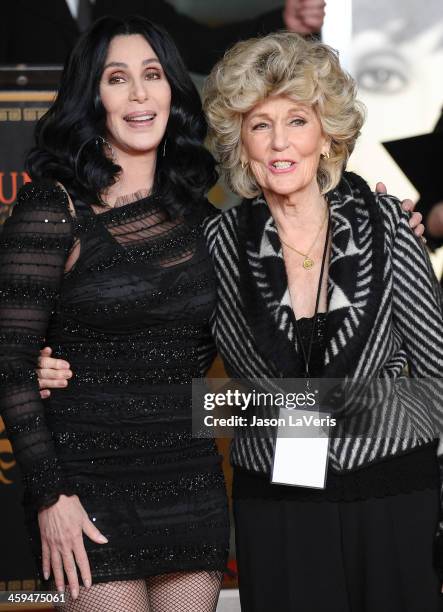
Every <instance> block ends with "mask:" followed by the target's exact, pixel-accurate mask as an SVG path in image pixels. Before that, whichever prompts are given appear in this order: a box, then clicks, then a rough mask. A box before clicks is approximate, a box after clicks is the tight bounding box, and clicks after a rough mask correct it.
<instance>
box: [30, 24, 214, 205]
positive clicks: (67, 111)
mask: <svg viewBox="0 0 443 612" xmlns="http://www.w3.org/2000/svg"><path fill="white" fill-rule="evenodd" d="M129 34H140V35H141V36H143V37H144V38H145V39H146V40H147V42H148V43H149V45H150V46H151V47H152V49H153V50H154V51H155V53H156V55H157V57H158V58H159V60H160V63H161V65H162V68H163V70H164V72H165V75H166V78H167V80H168V82H169V85H170V88H171V110H170V115H169V119H168V123H167V126H166V132H165V135H164V137H163V139H162V142H161V143H160V145H159V148H158V151H159V154H158V155H157V166H156V171H155V179H154V187H153V192H154V193H155V194H156V195H159V196H160V198H161V201H162V203H163V205H164V206H165V208H166V209H167V210H168V211H169V212H170V214H171V215H172V216H176V215H183V214H186V213H188V212H191V211H192V210H193V209H194V208H195V204H196V202H199V201H201V200H202V198H203V196H204V194H205V193H206V192H207V191H208V189H209V188H210V187H211V186H212V185H213V184H214V183H215V182H216V180H217V172H216V169H215V161H214V158H213V157H212V155H211V154H210V153H209V151H208V150H207V149H206V148H205V147H204V146H203V141H204V139H205V137H206V131H207V125H206V120H205V117H204V114H203V111H202V105H201V100H200V96H199V94H198V91H197V89H196V88H195V86H194V84H193V82H192V80H191V78H190V76H189V74H188V72H187V70H186V68H185V65H184V63H183V60H182V58H181V56H180V54H179V52H178V50H177V47H176V46H175V44H174V42H173V40H172V38H171V37H170V36H169V34H168V33H167V32H166V31H165V30H163V29H162V28H160V27H159V26H157V25H155V24H153V23H151V22H150V21H148V20H147V19H144V18H143V17H138V16H130V17H127V18H123V19H119V18H115V17H103V18H102V19H99V20H98V21H96V22H95V23H94V25H93V26H92V27H91V28H90V29H89V30H88V31H87V32H86V33H85V34H84V35H83V36H82V37H81V38H80V39H79V41H78V43H77V44H76V46H75V47H74V49H73V51H72V53H71V55H70V57H69V59H68V61H67V63H66V65H65V68H64V71H63V74H62V79H61V83H60V89H59V92H58V96H57V98H56V100H55V101H54V103H53V104H52V106H51V107H50V109H49V110H48V112H47V113H46V114H45V115H44V116H43V117H42V118H41V119H40V120H39V122H38V123H37V126H36V131H35V146H34V148H33V149H32V150H31V151H30V153H29V155H28V157H27V160H26V169H27V171H28V173H29V175H30V176H31V178H32V180H41V179H52V180H56V181H59V182H60V183H62V184H63V185H64V187H65V188H66V189H67V190H68V191H69V193H70V194H71V195H72V196H73V197H74V198H79V199H81V200H82V201H84V202H86V203H87V204H94V203H95V204H98V203H100V201H101V200H100V194H101V193H103V191H104V190H105V189H106V188H108V187H109V186H110V185H112V184H113V183H114V182H115V181H116V179H117V177H118V173H119V172H121V168H120V166H118V165H116V164H115V163H113V161H112V160H111V159H109V157H107V156H106V155H105V151H104V148H106V147H103V146H102V144H101V142H100V138H99V137H100V136H101V137H104V138H105V137H106V111H105V109H104V107H103V104H102V102H101V100H100V95H99V85H100V79H101V77H102V73H103V68H104V65H105V60H106V56H107V52H108V47H109V44H110V42H111V40H112V39H113V38H114V37H115V36H119V35H129ZM165 139H167V141H166V147H165V156H163V155H162V153H161V152H162V151H163V148H164V143H165ZM193 205H194V206H193Z"/></svg>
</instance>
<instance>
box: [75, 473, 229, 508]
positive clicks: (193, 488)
mask: <svg viewBox="0 0 443 612" xmlns="http://www.w3.org/2000/svg"><path fill="white" fill-rule="evenodd" d="M224 487H225V481H224V477H223V474H222V473H221V472H220V471H217V472H213V473H211V472H207V471H206V472H197V473H193V474H190V475H187V474H183V475H181V476H180V477H179V478H173V479H168V480H147V481H144V480H137V481H131V482H124V481H122V480H120V481H119V482H118V483H115V482H112V481H109V480H105V481H103V482H94V483H91V482H88V483H84V482H81V481H80V482H79V481H78V480H72V482H71V489H72V490H73V491H75V492H76V493H77V495H78V496H79V497H80V499H81V498H82V497H85V498H87V497H89V498H91V497H93V498H97V497H103V498H106V499H108V500H114V499H121V498H123V499H130V500H132V501H144V502H154V503H158V502H160V501H162V500H165V499H170V498H174V497H180V498H181V499H183V500H185V499H189V497H193V496H195V495H198V494H199V493H200V492H201V491H209V490H211V491H212V492H214V491H215V490H216V489H223V490H224Z"/></svg>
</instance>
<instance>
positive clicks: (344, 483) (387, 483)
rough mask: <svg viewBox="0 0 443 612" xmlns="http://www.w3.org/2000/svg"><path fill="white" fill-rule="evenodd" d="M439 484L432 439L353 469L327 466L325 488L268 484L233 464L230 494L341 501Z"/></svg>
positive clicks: (257, 475)
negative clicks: (430, 441)
mask: <svg viewBox="0 0 443 612" xmlns="http://www.w3.org/2000/svg"><path fill="white" fill-rule="evenodd" d="M439 488H440V474H439V467H438V462H437V456H436V444H435V443H434V442H433V443H431V444H426V445H425V446H423V447H420V448H419V449H414V450H413V451H410V452H408V453H405V454H403V455H397V456H393V457H392V458H389V459H385V460H382V461H378V462H377V463H374V464H372V465H369V466H367V467H364V468H361V469H358V470H354V471H352V472H344V473H341V474H338V473H336V472H333V471H332V470H331V469H330V470H329V471H328V475H327V481H326V488H325V489H308V488H305V487H292V486H285V485H277V484H271V483H270V479H269V476H268V477H266V476H263V475H260V474H257V473H254V472H249V471H248V470H245V469H243V468H240V467H235V469H234V481H233V489H232V496H233V497H234V498H236V499H248V498H256V499H274V500H293V501H300V502H308V501H309V502H324V501H331V502H342V501H357V500H363V499H370V498H372V497H388V496H390V495H398V494H400V493H410V492H412V491H422V490H424V489H439Z"/></svg>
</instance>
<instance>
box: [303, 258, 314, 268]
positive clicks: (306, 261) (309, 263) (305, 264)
mask: <svg viewBox="0 0 443 612" xmlns="http://www.w3.org/2000/svg"><path fill="white" fill-rule="evenodd" d="M313 266H314V261H313V260H312V259H311V258H310V257H305V258H304V261H303V267H304V269H305V270H310V269H311V268H312V267H313Z"/></svg>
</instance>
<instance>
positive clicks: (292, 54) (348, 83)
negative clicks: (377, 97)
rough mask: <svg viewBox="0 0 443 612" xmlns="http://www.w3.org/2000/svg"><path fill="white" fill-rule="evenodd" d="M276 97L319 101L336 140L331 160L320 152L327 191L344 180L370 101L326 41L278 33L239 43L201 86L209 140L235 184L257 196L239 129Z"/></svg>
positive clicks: (320, 177)
mask: <svg viewBox="0 0 443 612" xmlns="http://www.w3.org/2000/svg"><path fill="white" fill-rule="evenodd" d="M278 95H287V96H291V97H292V98H295V99H296V100H298V101H300V102H302V103H303V104H307V105H309V106H311V107H313V108H314V110H315V112H316V114H317V116H318V118H319V121H320V125H321V127H322V131H323V134H324V135H325V136H326V138H328V140H330V151H329V159H326V158H320V160H319V166H318V169H317V181H318V185H319V188H320V191H321V193H322V194H324V193H326V192H327V191H329V190H330V189H333V188H334V187H335V186H336V185H337V184H338V182H339V180H340V176H341V173H342V171H343V169H344V167H345V166H346V162H347V160H348V158H349V156H350V154H351V153H352V151H353V149H354V145H355V141H356V140H357V138H358V136H359V134H360V129H361V127H362V125H363V121H364V106H363V105H362V104H361V103H360V102H358V100H356V84H355V81H354V80H353V79H352V77H350V76H349V74H347V73H346V72H345V71H344V70H343V69H342V68H341V66H340V62H339V59H338V54H337V52H336V51H335V50H334V49H332V48H331V47H328V46H327V45H325V44H323V43H320V42H317V41H314V40H307V39H304V38H302V37H301V36H299V35H298V34H293V33H289V32H278V33H275V34H269V35H268V36H264V37H262V38H251V39H250V40H246V41H243V42H239V43H237V44H236V45H234V46H233V47H232V48H231V49H230V50H229V51H228V52H227V53H226V54H225V56H224V57H223V59H222V60H220V61H219V62H218V63H217V64H216V65H215V66H214V68H213V69H212V71H211V74H210V75H209V77H208V79H207V81H206V84H205V87H204V90H203V105H204V109H205V112H206V115H207V118H208V122H209V145H210V147H211V148H212V150H213V153H214V155H215V157H216V159H217V160H218V162H219V163H220V165H221V169H222V171H223V173H224V175H225V177H226V179H227V182H228V184H229V185H230V187H231V189H233V191H235V192H236V193H238V194H240V195H241V196H243V197H246V198H252V197H255V196H256V195H258V194H259V193H260V188H259V186H258V184H257V182H256V181H255V178H254V176H253V175H252V173H251V171H250V169H249V166H247V168H246V169H244V168H242V165H241V159H240V155H241V150H242V142H241V127H242V122H243V117H244V115H245V114H246V113H248V112H249V111H250V110H251V109H252V108H254V106H255V105H256V104H258V103H259V102H262V101H263V100H265V99H266V98H268V97H269V96H278Z"/></svg>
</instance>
